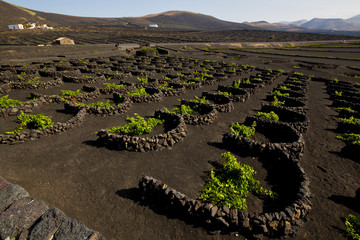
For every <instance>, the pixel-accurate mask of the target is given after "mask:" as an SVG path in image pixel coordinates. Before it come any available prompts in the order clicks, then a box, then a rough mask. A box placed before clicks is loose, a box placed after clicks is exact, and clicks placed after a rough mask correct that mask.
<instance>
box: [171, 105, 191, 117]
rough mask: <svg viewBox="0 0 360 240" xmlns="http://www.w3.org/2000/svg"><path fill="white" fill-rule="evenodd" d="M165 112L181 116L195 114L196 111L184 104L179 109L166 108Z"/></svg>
mask: <svg viewBox="0 0 360 240" xmlns="http://www.w3.org/2000/svg"><path fill="white" fill-rule="evenodd" d="M165 111H167V112H169V113H176V114H181V115H191V114H192V113H193V112H194V109H192V108H191V107H190V106H187V105H184V104H182V105H180V107H179V108H173V109H172V110H169V109H167V108H165Z"/></svg>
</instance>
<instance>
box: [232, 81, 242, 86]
mask: <svg viewBox="0 0 360 240" xmlns="http://www.w3.org/2000/svg"><path fill="white" fill-rule="evenodd" d="M240 86H241V79H239V80H238V81H235V82H234V84H233V85H232V87H233V88H239V87H240Z"/></svg>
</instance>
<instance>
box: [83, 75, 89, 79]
mask: <svg viewBox="0 0 360 240" xmlns="http://www.w3.org/2000/svg"><path fill="white" fill-rule="evenodd" d="M82 78H85V79H89V78H91V76H88V75H82Z"/></svg>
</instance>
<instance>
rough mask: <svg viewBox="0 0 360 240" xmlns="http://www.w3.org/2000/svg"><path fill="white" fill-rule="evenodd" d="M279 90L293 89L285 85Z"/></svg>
mask: <svg viewBox="0 0 360 240" xmlns="http://www.w3.org/2000/svg"><path fill="white" fill-rule="evenodd" d="M279 88H280V89H281V90H291V88H288V87H287V86H284V85H280V86H279Z"/></svg>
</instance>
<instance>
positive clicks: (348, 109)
mask: <svg viewBox="0 0 360 240" xmlns="http://www.w3.org/2000/svg"><path fill="white" fill-rule="evenodd" d="M343 109H344V110H347V111H349V112H353V113H354V112H355V110H353V109H351V107H337V108H335V110H336V111H341V110H343Z"/></svg>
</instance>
